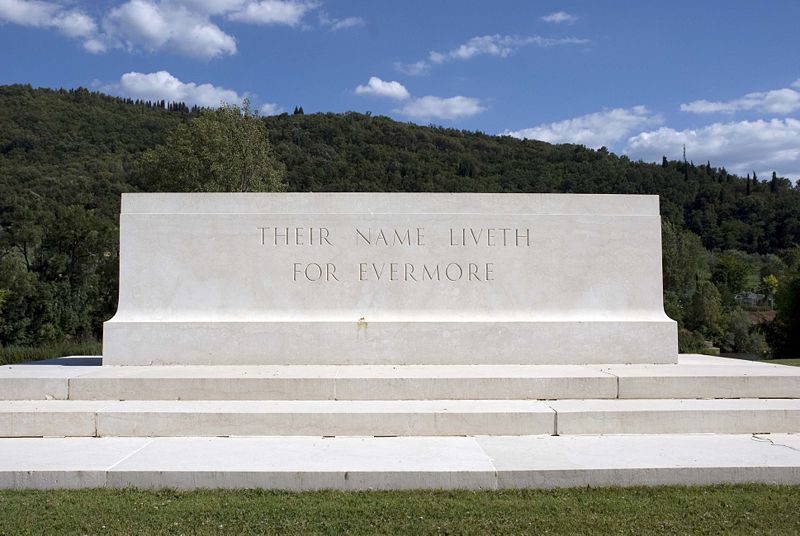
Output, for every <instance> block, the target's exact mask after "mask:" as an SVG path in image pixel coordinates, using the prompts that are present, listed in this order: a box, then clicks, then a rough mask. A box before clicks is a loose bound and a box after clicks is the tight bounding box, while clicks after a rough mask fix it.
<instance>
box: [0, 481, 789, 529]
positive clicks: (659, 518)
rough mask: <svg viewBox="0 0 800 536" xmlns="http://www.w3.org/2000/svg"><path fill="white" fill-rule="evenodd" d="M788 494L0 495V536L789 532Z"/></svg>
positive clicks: (672, 490)
mask: <svg viewBox="0 0 800 536" xmlns="http://www.w3.org/2000/svg"><path fill="white" fill-rule="evenodd" d="M798 505H800V486H768V485H735V486H706V487H657V488H607V489H587V488H580V489H566V490H545V491H537V490H505V491H482V492H471V491H388V492H384V491H381V492H335V491H319V492H305V493H289V492H274V491H258V490H249V491H225V490H207V491H193V492H176V491H139V490H131V489H128V490H78V491H0V534H8V535H12V534H13V535H24V534H281V535H286V534H503V535H505V534H570V535H574V534H636V535H641V534H798V533H800V510H798V508H799V507H798Z"/></svg>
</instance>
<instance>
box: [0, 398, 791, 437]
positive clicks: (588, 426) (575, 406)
mask: <svg viewBox="0 0 800 536" xmlns="http://www.w3.org/2000/svg"><path fill="white" fill-rule="evenodd" d="M789 432H800V399H735V400H724V399H720V400H557V401H549V402H545V401H537V400H430V401H421V400H401V401H397V400H394V401H392V400H388V401H363V400H362V401H359V400H322V401H286V400H277V401H262V400H251V401H124V402H120V401H82V400H49V401H3V402H0V437H44V436H66V437H73V436H75V437H79V436H84V437H94V436H96V437H106V436H118V437H126V436H127V437H181V436H298V435H299V436H303V435H313V436H455V435H476V434H480V435H538V434H551V435H552V434H559V435H573V434H607V435H608V434H673V433H684V434H686V433H716V434H741V433H789Z"/></svg>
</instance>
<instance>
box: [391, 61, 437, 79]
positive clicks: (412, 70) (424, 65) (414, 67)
mask: <svg viewBox="0 0 800 536" xmlns="http://www.w3.org/2000/svg"><path fill="white" fill-rule="evenodd" d="M394 69H395V71H399V72H401V73H403V74H407V75H410V76H419V75H422V74H427V73H428V71H430V70H431V64H430V63H428V62H427V61H425V60H419V61H417V62H414V63H401V62H399V61H398V62H395V64H394Z"/></svg>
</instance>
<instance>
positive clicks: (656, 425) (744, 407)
mask: <svg viewBox="0 0 800 536" xmlns="http://www.w3.org/2000/svg"><path fill="white" fill-rule="evenodd" d="M548 406H550V407H551V408H553V409H554V410H555V411H556V412H557V431H558V434H561V435H564V434H697V433H715V434H748V433H762V432H766V433H778V432H779V433H789V432H800V399H727V400H726V399H717V400H714V399H711V400H696V399H689V400H675V399H669V400H648V399H644V400H554V401H550V402H548Z"/></svg>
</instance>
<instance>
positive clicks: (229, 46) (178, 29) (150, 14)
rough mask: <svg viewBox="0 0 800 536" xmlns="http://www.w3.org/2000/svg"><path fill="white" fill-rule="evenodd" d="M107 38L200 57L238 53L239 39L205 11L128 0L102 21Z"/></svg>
mask: <svg viewBox="0 0 800 536" xmlns="http://www.w3.org/2000/svg"><path fill="white" fill-rule="evenodd" d="M103 29H104V30H105V38H106V40H108V41H110V42H111V43H112V44H114V45H115V46H119V47H123V48H126V49H128V50H136V49H139V48H142V49H145V50H148V51H151V52H152V51H156V50H160V49H162V48H168V49H171V50H173V51H176V52H178V53H181V54H184V55H187V56H195V57H200V58H215V57H218V56H221V55H224V54H235V53H236V41H235V40H234V38H233V37H232V36H230V35H228V34H226V33H225V32H223V31H222V30H221V29H220V28H219V27H218V26H217V25H215V24H213V23H212V22H211V21H210V20H209V19H208V16H207V15H206V14H203V13H201V12H198V11H190V10H189V9H188V8H187V7H185V6H183V5H180V4H178V3H174V2H160V3H155V2H152V1H149V0H129V1H128V2H125V3H124V4H122V5H119V6H117V7H115V8H114V9H112V10H111V11H110V12H109V13H108V15H107V16H106V17H105V19H104V21H103Z"/></svg>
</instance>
